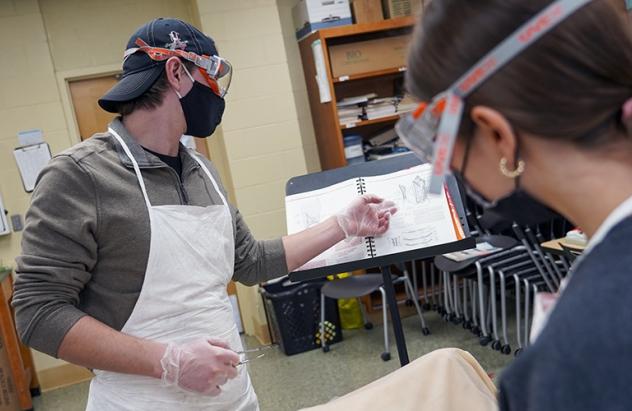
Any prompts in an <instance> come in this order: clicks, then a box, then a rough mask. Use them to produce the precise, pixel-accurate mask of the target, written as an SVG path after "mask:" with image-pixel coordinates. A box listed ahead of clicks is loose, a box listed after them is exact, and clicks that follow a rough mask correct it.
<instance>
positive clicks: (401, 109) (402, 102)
mask: <svg viewBox="0 0 632 411" xmlns="http://www.w3.org/2000/svg"><path fill="white" fill-rule="evenodd" d="M418 105H419V103H418V102H416V101H415V100H413V99H412V98H411V97H410V96H404V97H402V98H400V99H398V102H397V112H398V113H408V112H409V111H413V110H415V109H416V108H417V106H418Z"/></svg>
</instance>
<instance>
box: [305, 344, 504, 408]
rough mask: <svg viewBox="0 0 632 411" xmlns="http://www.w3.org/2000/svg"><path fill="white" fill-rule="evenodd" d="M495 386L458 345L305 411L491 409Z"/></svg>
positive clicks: (495, 405) (494, 404) (495, 403)
mask: <svg viewBox="0 0 632 411" xmlns="http://www.w3.org/2000/svg"><path fill="white" fill-rule="evenodd" d="M497 409H498V404H497V401H496V387H495V386H494V383H493V382H492V380H491V379H490V378H489V376H488V375H487V373H486V372H485V371H484V370H483V368H481V366H480V364H479V363H478V362H477V361H476V360H475V359H474V357H472V355H471V354H470V353H468V352H466V351H463V350H459V349H457V348H445V349H441V350H436V351H433V352H431V353H430V354H427V355H424V356H423V357H421V358H419V359H417V360H415V361H413V362H411V363H410V364H408V365H406V366H405V367H402V368H400V369H398V370H397V371H394V372H392V373H390V374H388V375H387V376H385V377H383V378H380V379H379V380H377V381H374V382H372V383H370V384H368V385H365V386H364V387H361V388H359V389H357V390H355V391H353V392H351V393H349V394H347V395H345V396H344V397H340V398H337V399H335V400H333V401H331V402H328V403H326V404H322V405H318V406H316V407H311V408H306V409H304V410H303V411H343V410H344V411H384V410H397V411H412V410H415V411H425V410H432V411H457V410H458V411H462V410H467V411H492V410H497Z"/></svg>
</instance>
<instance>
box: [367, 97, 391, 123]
mask: <svg viewBox="0 0 632 411" xmlns="http://www.w3.org/2000/svg"><path fill="white" fill-rule="evenodd" d="M396 104H397V99H396V98H394V97H386V98H374V99H371V100H370V101H369V102H368V103H367V105H366V118H367V119H368V120H374V119H376V118H382V117H389V116H392V115H394V114H395V113H397V105H396Z"/></svg>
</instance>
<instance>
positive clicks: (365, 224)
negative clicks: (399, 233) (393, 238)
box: [336, 194, 397, 237]
mask: <svg viewBox="0 0 632 411" xmlns="http://www.w3.org/2000/svg"><path fill="white" fill-rule="evenodd" d="M396 212H397V207H395V203H394V202H392V201H384V199H382V198H380V197H378V196H376V195H373V194H365V195H363V196H361V197H358V198H356V199H355V200H353V201H352V202H351V204H349V207H347V209H346V210H344V211H343V212H341V213H340V214H338V215H336V218H337V219H338V225H340V228H342V231H344V233H345V236H346V237H374V236H379V235H382V234H384V233H385V232H386V230H388V224H389V220H390V218H391V215H393V214H395V213H396Z"/></svg>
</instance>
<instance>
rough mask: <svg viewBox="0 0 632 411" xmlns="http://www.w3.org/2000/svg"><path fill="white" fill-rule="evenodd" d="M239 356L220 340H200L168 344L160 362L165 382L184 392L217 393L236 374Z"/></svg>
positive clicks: (213, 394)
mask: <svg viewBox="0 0 632 411" xmlns="http://www.w3.org/2000/svg"><path fill="white" fill-rule="evenodd" d="M238 363H239V355H237V353H235V352H234V351H232V350H230V349H229V348H228V346H227V345H226V344H225V343H223V342H220V341H215V340H209V339H199V340H194V341H191V342H188V343H184V344H173V343H169V344H168V345H167V349H166V350H165V352H164V354H163V356H162V359H161V360H160V365H161V366H162V378H161V379H162V383H163V385H166V386H177V387H180V388H182V389H183V390H185V391H190V392H195V393H198V394H202V395H209V396H216V395H219V394H220V393H221V388H220V387H221V386H222V385H224V384H226V382H227V381H228V380H229V379H232V378H235V377H236V376H237V368H236V365H237V364H238Z"/></svg>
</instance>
